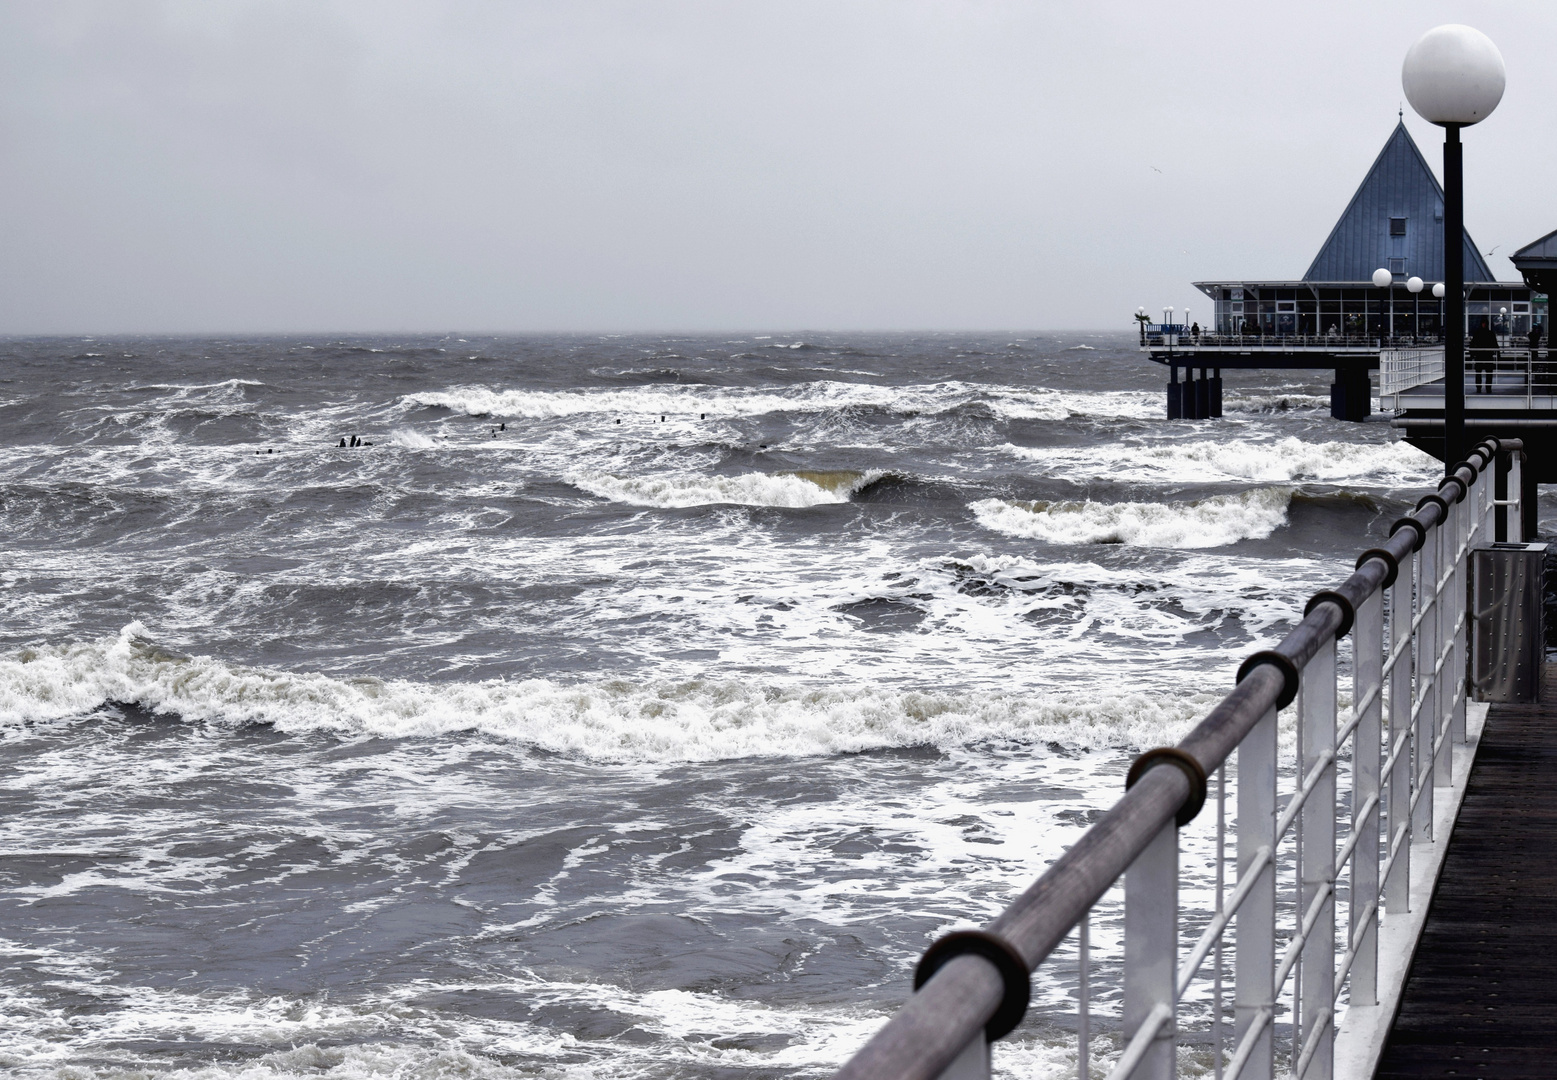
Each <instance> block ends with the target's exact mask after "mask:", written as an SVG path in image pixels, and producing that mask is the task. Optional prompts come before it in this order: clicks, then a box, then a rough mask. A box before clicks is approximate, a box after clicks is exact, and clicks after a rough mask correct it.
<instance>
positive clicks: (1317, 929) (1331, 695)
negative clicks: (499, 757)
mask: <svg viewBox="0 0 1557 1080" xmlns="http://www.w3.org/2000/svg"><path fill="white" fill-rule="evenodd" d="M1335 701H1336V694H1335V639H1334V638H1331V639H1330V640H1329V641H1327V642H1325V644H1323V645H1321V646H1320V647H1319V650H1318V651H1317V652H1316V653H1314V655H1313V657H1312V658H1311V659H1310V660H1309V661H1308V663H1306V664H1304V665H1303V670H1302V672H1301V673H1300V676H1299V679H1298V697H1297V706H1298V717H1299V719H1298V724H1299V731H1300V732H1301V734H1300V736H1299V739H1300V745H1299V747H1298V761H1299V765H1298V776H1299V778H1302V779H1305V780H1306V778H1307V777H1308V775H1309V774H1310V773H1311V772H1312V771H1313V770H1314V769H1315V768H1316V767H1318V768H1319V779H1318V782H1317V783H1315V785H1314V788H1313V791H1312V793H1311V794H1310V795H1309V797H1308V800H1307V801H1306V802H1305V803H1304V804H1303V809H1302V810H1301V811H1299V821H1300V824H1301V827H1302V833H1301V834H1300V836H1301V839H1300V841H1299V844H1300V850H1299V853H1298V865H1299V866H1300V867H1301V868H1302V881H1301V882H1300V883H1299V884H1300V889H1299V891H1298V909H1297V913H1298V919H1299V920H1300V924H1299V928H1300V930H1301V927H1302V925H1304V924H1306V923H1307V922H1308V920H1310V919H1312V920H1313V922H1312V928H1311V929H1310V930H1309V932H1308V937H1307V939H1306V940H1305V942H1304V944H1303V948H1302V952H1301V955H1300V959H1299V963H1298V974H1299V978H1300V979H1301V980H1302V1011H1301V1013H1300V1015H1299V1028H1298V1038H1297V1040H1296V1046H1295V1048H1294V1049H1295V1050H1296V1052H1297V1053H1298V1055H1299V1060H1300V1061H1301V1060H1305V1059H1306V1061H1307V1068H1305V1069H1302V1071H1301V1072H1298V1069H1299V1061H1294V1062H1293V1067H1294V1071H1295V1072H1297V1074H1298V1080H1330V1076H1331V1074H1332V1073H1333V1071H1334V1064H1335V1062H1334V1054H1333V1053H1332V1048H1333V1046H1334V1043H1335V1025H1334V1024H1333V1023H1332V1020H1333V1014H1334V1008H1335V815H1336V798H1335V796H1336V785H1335V750H1336V746H1335V733H1336V725H1335V719H1336V717H1335Z"/></svg>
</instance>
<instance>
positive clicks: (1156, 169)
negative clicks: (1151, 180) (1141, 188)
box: [1151, 165, 1162, 173]
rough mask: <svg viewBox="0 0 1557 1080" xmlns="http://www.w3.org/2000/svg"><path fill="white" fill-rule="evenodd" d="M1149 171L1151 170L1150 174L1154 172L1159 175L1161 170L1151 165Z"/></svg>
mask: <svg viewBox="0 0 1557 1080" xmlns="http://www.w3.org/2000/svg"><path fill="white" fill-rule="evenodd" d="M1151 170H1152V172H1154V173H1160V172H1162V170H1161V169H1159V168H1157V166H1155V165H1153V166H1152V167H1151Z"/></svg>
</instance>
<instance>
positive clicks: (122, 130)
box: [0, 0, 1557, 333]
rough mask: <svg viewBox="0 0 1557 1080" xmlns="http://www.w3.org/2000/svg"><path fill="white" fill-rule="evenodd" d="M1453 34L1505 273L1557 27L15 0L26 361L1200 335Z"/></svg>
mask: <svg viewBox="0 0 1557 1080" xmlns="http://www.w3.org/2000/svg"><path fill="white" fill-rule="evenodd" d="M1444 22H1465V23H1469V24H1471V25H1473V26H1476V27H1478V28H1479V29H1481V30H1482V31H1484V32H1485V33H1487V34H1488V35H1489V36H1491V38H1492V39H1493V40H1494V41H1495V42H1496V43H1497V44H1498V46H1499V48H1500V49H1501V50H1502V52H1503V56H1504V59H1505V60H1506V62H1507V64H1508V92H1507V93H1506V94H1505V96H1504V99H1503V103H1502V105H1501V106H1500V107H1499V109H1498V110H1497V112H1496V113H1494V114H1493V116H1492V117H1491V118H1490V119H1489V120H1487V121H1486V122H1484V123H1483V124H1481V125H1480V126H1478V127H1476V128H1473V129H1471V130H1469V131H1468V132H1467V133H1466V151H1465V158H1466V184H1467V206H1466V223H1467V225H1468V226H1469V228H1470V230H1471V235H1472V236H1473V237H1474V238H1475V240H1476V241H1477V243H1478V244H1480V246H1481V248H1482V250H1483V251H1486V250H1487V249H1489V248H1491V247H1493V245H1497V246H1498V247H1497V256H1496V257H1494V258H1492V259H1490V260H1489V262H1490V263H1491V265H1492V267H1493V269H1494V271H1496V272H1497V273H1498V274H1499V276H1500V277H1515V276H1517V275H1515V274H1514V271H1513V269H1512V267H1511V266H1510V265H1509V263H1508V262H1507V261H1506V260H1505V259H1504V258H1503V257H1502V256H1503V255H1505V254H1506V253H1507V252H1509V251H1512V250H1513V249H1515V248H1517V247H1519V246H1521V245H1523V244H1525V243H1527V242H1529V241H1530V240H1533V239H1535V238H1536V237H1537V236H1540V235H1541V234H1543V233H1545V232H1547V231H1548V230H1550V229H1553V228H1557V206H1552V205H1550V200H1549V199H1548V198H1547V196H1548V195H1549V192H1550V190H1551V179H1550V178H1551V177H1552V176H1553V175H1554V174H1557V133H1554V131H1553V125H1554V123H1557V109H1554V102H1557V60H1554V57H1557V4H1552V3H1549V2H1545V0H1543V2H1534V0H1531V2H1523V3H1515V2H1503V3H1470V2H1467V3H1438V2H1433V0H1400V2H1393V0H1391V2H1375V0H1370V2H1368V3H1356V2H1346V3H1340V2H1328V0H1326V2H1317V3H1316V2H1306V3H1302V4H1291V3H1287V4H1258V3H1254V4H1251V3H1249V2H1248V0H1240V2H1237V3H1230V2H1201V3H1194V4H1171V3H1162V2H1140V3H1127V2H1118V3H1093V4H1083V3H1045V2H1041V0H1029V2H1026V3H1014V2H993V0H990V2H984V0H956V2H952V0H947V2H941V3H926V2H918V0H882V2H851V0H818V2H807V0H788V2H778V0H741V2H736V0H728V2H723V3H713V2H691V0H659V2H578V0H555V2H549V3H525V2H517V0H516V2H479V0H464V2H462V0H440V2H422V3H406V2H398V0H372V2H361V3H351V2H334V0H299V2H283V0H273V2H240V0H185V2H137V0H103V2H90V0H49V2H47V3H40V2H37V0H0V183H3V186H4V187H3V189H4V204H3V208H0V333H55V332H64V333H77V332H80V333H102V332H153V333H154V332H220V331H290V330H343V331H350V330H363V331H367V330H448V329H465V330H498V331H505V330H506V331H526V330H640V329H643V330H654V329H684V330H700V329H746V328H774V329H799V328H809V329H822V328H840V329H853V328H880V329H893V328H905V329H909V328H963V329H973V328H1001V329H1013V328H1028V329H1058V328H1094V327H1095V328H1120V329H1124V328H1128V327H1129V326H1130V325H1131V322H1130V313H1131V312H1132V311H1133V310H1134V309H1135V307H1136V306H1137V305H1138V304H1145V305H1146V306H1147V307H1148V308H1150V309H1154V310H1160V308H1161V307H1162V306H1163V305H1166V304H1173V305H1174V306H1175V307H1178V308H1182V307H1183V306H1184V305H1186V304H1188V305H1189V306H1190V308H1191V310H1192V312H1193V311H1194V310H1195V309H1197V308H1198V309H1199V310H1201V311H1208V310H1209V307H1208V304H1207V302H1206V301H1205V300H1204V298H1203V297H1201V296H1200V295H1199V294H1198V293H1197V292H1195V291H1194V290H1193V289H1192V288H1191V286H1190V284H1189V283H1190V282H1191V281H1192V280H1197V279H1205V278H1218V277H1224V276H1251V277H1296V276H1299V275H1301V274H1302V272H1303V271H1304V270H1305V269H1306V268H1307V266H1308V263H1309V261H1310V260H1311V259H1312V258H1313V256H1314V254H1315V252H1316V251H1317V250H1318V248H1319V245H1320V244H1321V243H1322V242H1323V240H1324V238H1325V236H1326V234H1327V233H1328V231H1329V229H1330V226H1331V225H1332V224H1333V223H1334V221H1335V219H1336V218H1337V217H1338V216H1339V214H1340V212H1341V210H1342V209H1343V208H1344V207H1345V205H1346V201H1347V200H1348V199H1349V198H1350V197H1351V194H1352V191H1353V189H1354V188H1355V187H1356V185H1357V183H1358V182H1359V181H1360V180H1361V178H1362V175H1363V173H1364V172H1365V171H1366V169H1367V167H1368V165H1369V164H1370V163H1371V162H1372V160H1373V157H1374V155H1375V154H1377V152H1378V150H1379V148H1380V147H1381V146H1382V145H1383V143H1384V140H1385V138H1386V137H1387V136H1388V135H1389V132H1390V130H1391V128H1392V127H1393V125H1394V123H1395V109H1396V105H1397V103H1398V102H1400V100H1401V96H1402V95H1401V91H1400V64H1401V60H1402V59H1403V58H1404V56H1405V52H1406V49H1407V48H1408V47H1409V46H1410V45H1411V43H1412V42H1413V41H1415V40H1416V38H1417V37H1418V36H1419V35H1420V34H1421V33H1422V32H1424V31H1425V30H1427V29H1429V28H1431V27H1433V26H1435V25H1438V24H1439V23H1444ZM1406 117H1407V124H1408V126H1409V127H1410V128H1411V131H1412V134H1413V135H1414V136H1415V137H1416V139H1417V142H1418V143H1419V144H1420V145H1421V146H1422V149H1423V151H1424V153H1425V154H1426V155H1427V157H1428V160H1429V161H1431V162H1433V164H1434V165H1435V167H1436V166H1437V165H1438V164H1439V163H1440V162H1441V150H1440V145H1441V138H1440V136H1439V133H1438V131H1437V129H1434V128H1431V127H1430V126H1429V125H1427V124H1425V123H1423V122H1421V121H1420V120H1417V119H1416V118H1415V117H1414V116H1413V115H1412V114H1411V112H1410V108H1409V106H1408V107H1407V110H1406ZM1158 170H1160V171H1158Z"/></svg>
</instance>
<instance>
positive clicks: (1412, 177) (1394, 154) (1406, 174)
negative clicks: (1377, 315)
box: [1303, 121, 1496, 281]
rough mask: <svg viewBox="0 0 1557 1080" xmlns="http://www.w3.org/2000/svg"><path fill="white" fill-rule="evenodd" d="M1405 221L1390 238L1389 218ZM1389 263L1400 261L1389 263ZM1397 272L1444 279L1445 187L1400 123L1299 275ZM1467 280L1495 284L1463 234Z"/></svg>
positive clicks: (1339, 277)
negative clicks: (1312, 259)
mask: <svg viewBox="0 0 1557 1080" xmlns="http://www.w3.org/2000/svg"><path fill="white" fill-rule="evenodd" d="M1392 218H1393V219H1396V220H1397V221H1398V220H1399V219H1401V218H1404V219H1405V235H1404V236H1400V235H1395V236H1392V235H1390V231H1391V230H1390V219H1392ZM1391 259H1395V260H1399V261H1397V262H1395V263H1393V264H1392V263H1391V261H1390V260H1391ZM1380 267H1384V268H1386V269H1390V270H1395V271H1397V273H1396V275H1395V276H1396V278H1397V279H1398V278H1401V277H1406V276H1410V275H1412V274H1415V275H1417V276H1418V277H1422V278H1425V279H1427V280H1428V281H1438V280H1441V279H1442V278H1443V188H1442V187H1440V186H1439V185H1438V179H1437V177H1435V176H1434V175H1433V170H1432V169H1431V168H1430V167H1429V166H1428V164H1427V160H1426V159H1425V158H1423V157H1422V151H1420V150H1418V149H1417V145H1416V141H1415V140H1414V139H1412V138H1411V133H1410V132H1409V131H1407V130H1406V125H1405V123H1404V122H1403V121H1402V122H1400V123H1397V124H1396V125H1395V130H1394V131H1393V132H1391V133H1390V137H1389V141H1388V142H1386V143H1385V144H1384V149H1383V150H1380V151H1379V156H1378V158H1376V159H1375V160H1374V162H1373V168H1371V169H1369V170H1368V175H1367V176H1365V177H1364V178H1363V181H1362V185H1361V186H1360V187H1358V188H1357V193H1356V194H1355V195H1353V196H1352V201H1351V202H1350V203H1348V204H1347V206H1346V212H1345V213H1343V214H1342V215H1341V219H1340V220H1339V221H1337V222H1336V223H1335V228H1334V229H1332V230H1331V231H1330V237H1329V239H1327V240H1326V241H1325V243H1324V247H1322V248H1320V249H1319V254H1318V255H1316V256H1315V257H1314V263H1313V265H1312V266H1310V267H1309V268H1308V273H1306V274H1304V275H1303V280H1304V281H1367V280H1369V279H1370V278H1372V277H1373V271H1375V270H1377V269H1379V268H1380ZM1465 280H1466V281H1494V280H1496V279H1495V278H1494V277H1493V276H1492V271H1491V269H1490V268H1488V266H1487V263H1486V260H1484V259H1483V258H1482V257H1481V249H1480V248H1478V247H1477V246H1476V245H1475V243H1473V242H1472V240H1471V238H1470V233H1469V232H1468V231H1467V232H1466V233H1465Z"/></svg>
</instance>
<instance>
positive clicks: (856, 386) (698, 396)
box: [403, 381, 1161, 420]
mask: <svg viewBox="0 0 1557 1080" xmlns="http://www.w3.org/2000/svg"><path fill="white" fill-rule="evenodd" d="M403 401H404V402H405V404H407V405H409V406H411V407H421V408H439V409H448V410H449V411H451V412H455V413H460V414H462V415H465V416H492V417H505V418H509V419H532V420H541V419H555V418H563V417H583V416H591V415H602V416H614V417H622V416H645V417H648V416H655V417H658V416H668V417H674V418H676V419H683V420H684V419H689V418H705V417H706V418H707V419H722V418H727V417H731V416H740V417H749V416H765V415H770V414H781V413H809V412H824V411H828V410H834V409H843V408H860V407H868V408H878V409H882V410H884V411H887V412H891V413H895V414H898V415H905V416H916V415H938V414H941V413H946V412H951V411H953V410H956V409H961V408H965V407H967V406H969V405H981V406H984V407H985V408H987V409H989V410H990V412H991V413H993V414H994V415H995V416H996V417H998V418H1000V419H1004V420H1064V419H1066V418H1067V417H1071V416H1092V417H1137V418H1146V417H1155V416H1156V415H1157V414H1158V413H1159V412H1160V411H1161V402H1160V401H1159V400H1158V397H1157V395H1155V394H1149V393H1144V392H1138V391H1097V392H1092V393H1082V392H1071V391H1060V390H1047V389H1030V390H1029V389H1017V388H1015V387H1004V386H991V385H981V384H977V383H964V382H957V381H951V382H944V383H920V384H913V385H908V386H877V385H873V384H870V383H850V382H835V381H822V382H810V383H800V384H797V385H795V386H792V387H788V388H785V389H782V390H771V389H744V388H738V387H718V386H640V387H633V388H631V389H603V390H492V389H489V388H487V387H482V386H464V387H455V388H452V389H450V390H443V391H434V392H427V393H419V394H410V395H408V396H407V397H405V398H404V399H403Z"/></svg>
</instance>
